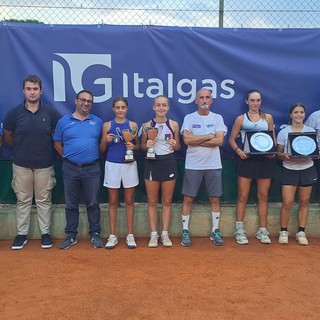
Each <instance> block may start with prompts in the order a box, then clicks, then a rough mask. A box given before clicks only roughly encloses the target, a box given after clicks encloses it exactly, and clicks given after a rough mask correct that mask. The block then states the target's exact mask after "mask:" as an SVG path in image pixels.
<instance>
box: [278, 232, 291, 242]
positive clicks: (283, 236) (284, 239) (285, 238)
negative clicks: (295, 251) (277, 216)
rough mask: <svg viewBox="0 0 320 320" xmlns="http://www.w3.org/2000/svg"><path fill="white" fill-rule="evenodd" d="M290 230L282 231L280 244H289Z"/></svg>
mask: <svg viewBox="0 0 320 320" xmlns="http://www.w3.org/2000/svg"><path fill="white" fill-rule="evenodd" d="M288 238H289V232H288V231H280V232H279V239H278V242H279V243H280V244H287V243H288V242H289V239H288Z"/></svg>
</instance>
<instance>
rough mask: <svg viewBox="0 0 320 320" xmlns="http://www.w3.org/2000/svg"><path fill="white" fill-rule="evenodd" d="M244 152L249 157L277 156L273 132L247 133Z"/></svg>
mask: <svg viewBox="0 0 320 320" xmlns="http://www.w3.org/2000/svg"><path fill="white" fill-rule="evenodd" d="M243 150H244V152H245V153H246V154H248V155H269V154H277V150H276V145H275V143H274V140H273V131H272V130H262V131H247V132H246V135H245V138H244V148H243Z"/></svg>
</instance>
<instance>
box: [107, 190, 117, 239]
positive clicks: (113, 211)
mask: <svg viewBox="0 0 320 320" xmlns="http://www.w3.org/2000/svg"><path fill="white" fill-rule="evenodd" d="M108 191H109V223H110V234H114V235H115V234H116V224H117V207H118V189H111V188H109V189H108Z"/></svg>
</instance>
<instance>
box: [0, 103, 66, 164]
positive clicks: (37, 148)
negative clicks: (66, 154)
mask: <svg viewBox="0 0 320 320" xmlns="http://www.w3.org/2000/svg"><path fill="white" fill-rule="evenodd" d="M59 118H60V115H59V113H58V112H57V111H56V110H55V109H54V108H51V107H48V106H46V105H43V104H42V103H41V102H40V107H39V109H38V110H37V111H36V112H35V113H32V112H31V111H29V110H28V109H27V108H26V107H25V103H22V104H20V105H19V106H17V107H15V108H13V109H11V110H9V111H8V113H7V114H6V116H5V119H4V121H3V128H4V129H6V130H8V131H11V132H13V142H12V147H13V163H14V164H16V165H18V166H21V167H26V168H47V167H50V166H51V165H53V164H54V161H55V156H56V154H55V151H54V148H53V140H52V135H53V131H54V129H55V127H56V124H57V122H58V120H59Z"/></svg>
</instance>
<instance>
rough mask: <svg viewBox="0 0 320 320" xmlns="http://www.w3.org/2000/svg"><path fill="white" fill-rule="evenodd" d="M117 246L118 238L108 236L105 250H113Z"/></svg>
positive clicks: (111, 235) (112, 235)
mask: <svg viewBox="0 0 320 320" xmlns="http://www.w3.org/2000/svg"><path fill="white" fill-rule="evenodd" d="M117 244H118V238H117V236H115V235H114V234H110V236H109V238H108V242H107V244H106V245H105V248H106V249H108V250H111V249H113V248H114V247H115V246H116V245H117Z"/></svg>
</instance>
